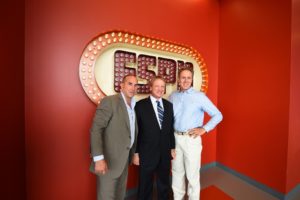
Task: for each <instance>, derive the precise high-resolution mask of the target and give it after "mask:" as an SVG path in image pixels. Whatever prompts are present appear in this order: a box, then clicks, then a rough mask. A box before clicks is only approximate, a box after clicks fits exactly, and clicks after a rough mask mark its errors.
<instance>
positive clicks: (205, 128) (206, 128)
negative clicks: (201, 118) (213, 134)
mask: <svg viewBox="0 0 300 200" xmlns="http://www.w3.org/2000/svg"><path fill="white" fill-rule="evenodd" d="M201 128H203V129H204V130H205V131H206V133H208V131H209V128H208V127H206V126H202V127H201Z"/></svg>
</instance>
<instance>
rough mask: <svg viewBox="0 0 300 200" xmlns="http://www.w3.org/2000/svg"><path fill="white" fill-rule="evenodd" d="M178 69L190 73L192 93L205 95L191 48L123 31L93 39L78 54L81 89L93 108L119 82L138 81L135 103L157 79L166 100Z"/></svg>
mask: <svg viewBox="0 0 300 200" xmlns="http://www.w3.org/2000/svg"><path fill="white" fill-rule="evenodd" d="M181 68H192V69H193V70H194V82H193V86H194V88H195V89H198V90H201V91H203V92H206V91H207V79H208V77H207V68H206V65H205V63H204V62H203V59H202V57H201V56H200V54H199V53H198V52H197V51H196V50H194V49H193V48H191V47H186V46H184V45H181V44H175V43H171V42H168V41H165V40H161V39H155V38H152V37H147V36H142V35H138V34H134V33H129V32H124V31H111V32H106V33H103V34H101V35H99V36H98V37H97V38H95V39H93V40H92V41H91V42H90V43H89V44H88V45H87V46H86V48H85V50H84V52H83V53H82V56H81V59H80V64H79V77H80V82H81V85H82V87H83V89H84V91H85V92H86V94H87V95H88V97H89V98H90V99H91V100H92V101H93V102H94V103H96V104H98V103H100V101H101V99H102V98H103V97H104V96H106V95H111V94H114V93H116V92H120V84H121V81H122V78H123V77H124V76H125V75H127V74H133V75H135V76H136V77H137V78H138V85H139V87H138V95H137V99H140V98H143V97H145V96H146V95H147V94H148V93H149V92H150V91H149V86H148V82H149V80H151V78H152V77H153V76H156V75H159V76H161V77H163V78H164V79H165V80H166V94H165V97H167V96H168V95H169V94H170V93H171V92H172V91H173V90H176V89H177V75H178V71H179V70H180V69H181Z"/></svg>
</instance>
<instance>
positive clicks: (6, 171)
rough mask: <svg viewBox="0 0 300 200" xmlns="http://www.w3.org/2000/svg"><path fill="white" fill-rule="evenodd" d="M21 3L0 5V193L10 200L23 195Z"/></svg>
mask: <svg viewBox="0 0 300 200" xmlns="http://www.w3.org/2000/svg"><path fill="white" fill-rule="evenodd" d="M24 4H25V2H24V1H23V0H11V1H4V2H1V6H0V24H1V31H0V44H1V47H0V60H1V68H0V69H1V70H0V73H1V85H0V91H1V98H0V99H1V100H0V102H1V107H0V109H1V110H0V112H1V117H0V122H1V126H0V134H1V139H0V143H1V144H0V160H1V161H0V162H1V165H0V174H1V175H0V177H1V183H2V184H1V186H0V194H1V199H11V200H14V199H23V198H24V196H25V145H24V15H25V13H24ZM16 5H18V6H16Z"/></svg>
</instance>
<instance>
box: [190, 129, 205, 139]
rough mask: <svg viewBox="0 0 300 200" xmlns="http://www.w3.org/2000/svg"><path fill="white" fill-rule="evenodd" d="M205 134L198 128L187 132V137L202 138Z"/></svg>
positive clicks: (203, 130)
mask: <svg viewBox="0 0 300 200" xmlns="http://www.w3.org/2000/svg"><path fill="white" fill-rule="evenodd" d="M205 133H206V130H205V129H204V128H202V127H200V128H193V129H191V130H189V135H190V136H192V137H193V138H196V137H198V136H202V135H204V134H205Z"/></svg>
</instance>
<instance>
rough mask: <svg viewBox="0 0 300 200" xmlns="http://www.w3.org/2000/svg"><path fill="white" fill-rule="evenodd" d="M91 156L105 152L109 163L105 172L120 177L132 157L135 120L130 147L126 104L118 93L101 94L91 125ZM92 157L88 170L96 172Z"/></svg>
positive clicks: (134, 146) (134, 145)
mask: <svg viewBox="0 0 300 200" xmlns="http://www.w3.org/2000/svg"><path fill="white" fill-rule="evenodd" d="M90 139H91V141H90V142H91V156H92V157H94V156H98V155H104V159H105V160H106V162H107V165H108V173H107V175H109V176H111V177H119V176H120V175H121V173H122V172H123V170H124V168H125V166H126V165H127V164H128V163H129V162H130V161H131V158H132V156H133V154H134V152H135V148H136V141H137V123H136V122H135V138H134V143H133V145H132V147H131V148H130V144H131V136H130V122H129V117H128V112H127V108H126V105H125V102H124V99H123V97H122V95H121V94H116V95H112V96H107V97H105V98H103V99H102V100H101V102H100V104H99V105H98V107H97V110H96V113H95V116H94V119H93V124H92V127H91V129H90ZM94 170H95V163H94V161H93V160H92V162H91V167H90V171H91V172H93V173H95V171H94Z"/></svg>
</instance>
